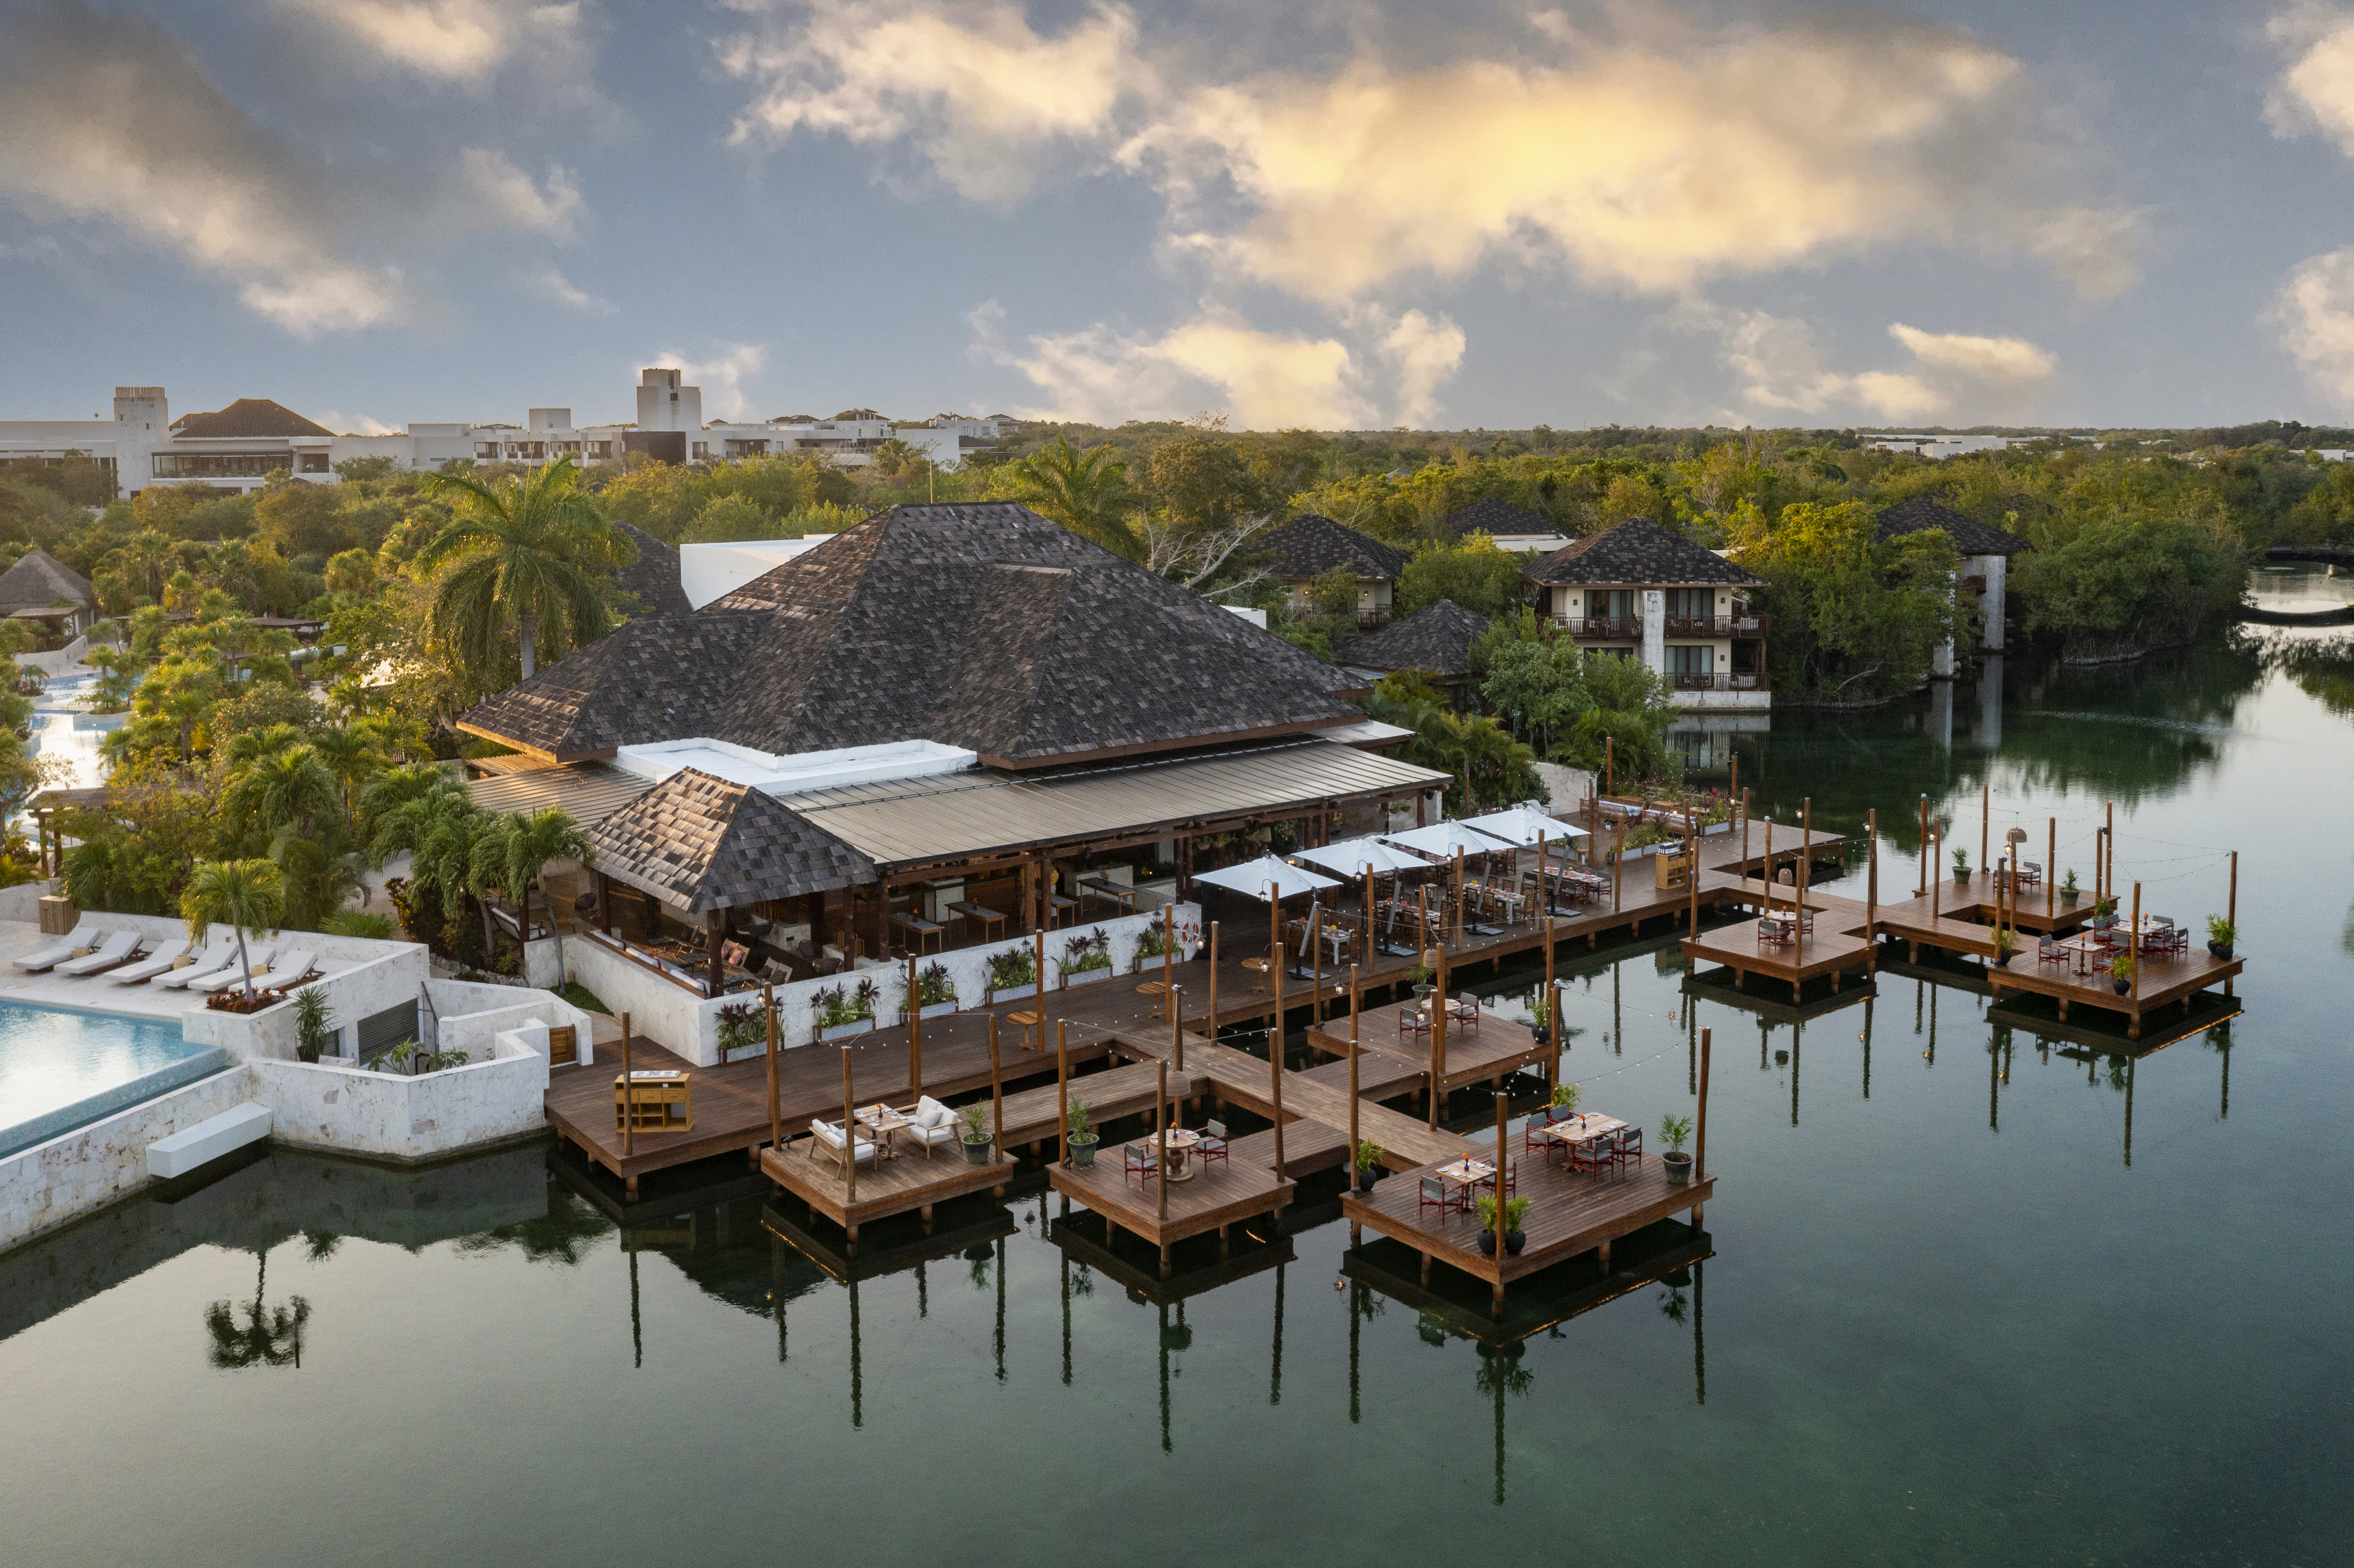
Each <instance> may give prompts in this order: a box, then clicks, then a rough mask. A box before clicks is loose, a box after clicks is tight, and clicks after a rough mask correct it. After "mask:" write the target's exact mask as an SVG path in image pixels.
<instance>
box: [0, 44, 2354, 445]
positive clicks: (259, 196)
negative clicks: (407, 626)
mask: <svg viewBox="0 0 2354 1568" xmlns="http://www.w3.org/2000/svg"><path fill="white" fill-rule="evenodd" d="M0 300H5V313H0V323H5V324H0V345H5V354H0V364H5V366H6V367H7V370H8V374H7V375H6V376H5V381H0V418H75V417H80V416H82V415H85V414H89V413H91V412H94V411H97V410H100V409H102V408H104V407H105V406H106V399H107V398H108V397H109V396H110V395H111V388H112V387H114V386H115V385H116V384H117V383H126V384H161V385H164V386H165V387H168V388H169V389H170V392H171V395H172V400H173V407H174V408H175V410H178V411H187V410H193V409H199V408H214V407H217V406H219V405H220V404H222V403H224V402H227V401H228V400H229V399H230V398H233V397H275V398H277V399H279V400H280V401H281V402H284V403H286V404H288V405H290V406H292V407H293V408H298V409H301V410H302V411H304V412H307V413H309V414H311V415H312V417H313V418H318V419H320V420H321V421H322V422H323V423H327V424H329V425H331V426H334V428H336V429H352V430H367V429H378V428H399V427H401V426H403V425H405V424H407V423H408V421H409V420H412V419H416V420H438V419H480V420H490V419H519V418H521V417H522V415H523V412H524V410H525V408H526V407H529V406H533V405H543V404H557V405H569V406H571V407H572V408H573V410H574V412H575V415H576V417H577V418H579V419H581V420H582V421H584V422H586V421H588V420H591V419H596V418H628V417H629V415H628V410H629V408H630V406H631V404H630V396H631V395H630V387H631V385H633V383H634V381H635V379H636V370H637V368H638V367H639V366H647V365H656V364H666V365H683V366H685V367H686V368H687V369H688V370H689V371H690V373H691V374H692V375H693V376H694V377H695V378H696V379H699V380H700V382H701V384H702V385H703V387H704V388H705V393H704V398H705V405H704V406H705V416H706V417H718V416H721V415H730V416H737V415H740V416H744V417H749V418H767V417H769V416H773V415H777V414H784V413H814V414H819V415H824V414H829V413H832V412H833V411H834V410H835V409H837V408H848V407H852V406H869V407H874V408H882V409H884V410H885V411H886V412H890V413H894V414H896V415H899V416H902V417H913V416H919V415H923V414H928V413H934V412H939V411H945V410H949V409H954V410H958V411H962V412H976V413H978V412H998V411H1008V412H1014V413H1022V414H1033V415H1059V416H1064V417H1069V418H1093V419H1098V420H1104V421H1108V422H1116V421H1117V420H1119V419H1121V418H1152V417H1165V416H1170V415H1180V416H1182V415H1188V414H1192V413H1193V412H1195V411H1198V410H1218V411H1223V412H1225V413H1226V414H1227V415H1228V416H1229V417H1230V418H1232V419H1233V421H1234V422H1235V424H1236V425H1237V426H1250V427H1255V428H1260V429H1271V428H1275V427H1278V426H1284V425H1310V426H1317V427H1323V428H1331V427H1341V426H1347V427H1357V428H1363V427H1379V426H1389V425H1396V424H1414V425H1429V424H1438V425H1444V426H1447V427H1465V426H1486V427H1490V428H1507V427H1521V426H1526V425H1530V424H1533V423H1540V422H1542V423H1548V424H1552V425H1554V426H1558V427H1572V426H1585V425H1591V424H1599V423H1606V422H1610V421H1614V420H1615V421H1617V422H1620V423H1629V424H1646V423H1666V424H1684V423H1704V422H1715V423H1720V424H1733V425H1743V424H1755V425H1774V424H1807V425H1851V424H1862V425H1899V426H1901V425H1905V424H1919V423H1943V424H1950V425H1963V424H1969V423H1974V422H1978V421H1984V420H2004V421H2026V422H2035V423H2052V424H2078V423H2106V424H2150V425H2164V424H2208V423H2218V422H2229V421H2238V420H2243V419H2250V418H2303V419H2306V420H2307V421H2309V422H2318V421H2322V420H2326V419H2336V418H2354V7H2349V8H2340V7H2338V6H2333V5H2324V4H2306V3H2285V0H2267V3H2262V4H2241V3H2236V0H2211V3H2207V4H2193V3H2189V0H2139V3H2137V4H2132V5H2126V4H2117V3H2105V4H2098V5H2094V4H2078V5H2051V4H2049V3H2048V0H2044V3H2038V4H2031V3H2029V0H1944V3H1937V0H1923V3H1921V4H1915V5H1909V6H1906V7H1904V8H1901V9H1896V8H1876V7H1871V6H1855V5H1843V6H1838V7H1821V6H1813V5H1795V4H1781V3H1778V0H1722V3H1714V0H1600V3H1582V0H1568V3H1563V4H1549V3H1547V0H1531V3H1528V4H1522V5H1490V4H1488V3H1486V0H1447V4H1444V5H1439V4H1422V5H1408V4H1405V3H1403V0H1327V3H1320V4H1300V5H1280V4H1278V5H1269V4H1267V3H1266V0H1250V3H1244V0H1167V3H1162V4H1154V5H1128V4H1121V3H1119V0H1032V3H1030V4H1027V5H1024V4H1023V3H1022V0H720V3H717V4H703V3H700V0H570V3H557V0H173V3H171V4H168V5H164V4H154V3H150V4H145V5H133V4H122V3H113V0H107V3H101V0H0Z"/></svg>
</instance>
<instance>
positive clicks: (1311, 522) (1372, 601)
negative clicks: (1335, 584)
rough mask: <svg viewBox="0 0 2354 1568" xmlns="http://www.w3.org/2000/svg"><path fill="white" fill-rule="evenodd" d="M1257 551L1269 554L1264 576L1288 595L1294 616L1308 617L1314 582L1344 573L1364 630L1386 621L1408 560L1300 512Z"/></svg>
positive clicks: (1391, 548)
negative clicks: (1270, 577) (1270, 576)
mask: <svg viewBox="0 0 2354 1568" xmlns="http://www.w3.org/2000/svg"><path fill="white" fill-rule="evenodd" d="M1257 547H1258V548H1259V549H1261V550H1266V551H1270V552H1272V553H1273V558H1272V559H1271V561H1270V562H1269V564H1268V567H1267V570H1268V571H1269V572H1270V573H1272V574H1273V576H1274V577H1275V579H1276V580H1277V581H1278V582H1280V583H1281V584H1283V586H1284V587H1285V588H1287V589H1288V590H1289V593H1290V598H1291V608H1292V609H1293V610H1294V611H1295V612H1296V613H1299V614H1306V613H1308V612H1309V610H1310V608H1311V607H1310V603H1309V591H1310V587H1311V585H1313V584H1314V582H1315V581H1316V579H1317V578H1319V577H1325V576H1328V575H1330V574H1331V573H1332V572H1336V571H1338V572H1345V573H1347V574H1348V575H1349V577H1352V578H1353V579H1354V580H1355V582H1356V585H1357V596H1356V608H1357V624H1358V625H1359V626H1360V627H1363V628H1365V629H1367V630H1371V629H1372V628H1373V627H1377V626H1379V625H1381V624H1382V623H1383V622H1384V621H1386V620H1389V618H1390V612H1391V609H1392V608H1393V607H1394V604H1395V602H1396V590H1397V579H1398V576H1399V574H1400V573H1402V572H1404V571H1405V564H1406V561H1407V559H1408V558H1409V557H1408V556H1407V555H1406V553H1405V551H1404V550H1401V549H1399V548H1397V547H1396V546H1393V545H1384V544H1383V543H1382V542H1381V541H1380V540H1379V539H1376V538H1374V537H1373V535H1370V534H1361V533H1359V532H1358V531H1357V530H1356V529H1354V528H1351V527H1348V526H1347V525H1345V524H1340V523H1335V522H1334V521H1332V519H1331V518H1330V517H1326V516H1323V515H1321V514H1318V513H1314V512H1303V513H1301V514H1299V516H1297V517H1294V518H1293V519H1292V520H1291V521H1290V522H1288V523H1286V524H1284V525H1283V526H1282V527H1280V528H1278V529H1276V530H1275V531H1274V532H1272V533H1270V534H1267V535H1264V536H1263V537H1261V538H1260V539H1259V540H1258V541H1257Z"/></svg>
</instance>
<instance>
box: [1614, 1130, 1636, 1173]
mask: <svg viewBox="0 0 2354 1568" xmlns="http://www.w3.org/2000/svg"><path fill="white" fill-rule="evenodd" d="M1612 1141H1613V1142H1615V1143H1616V1144H1617V1146H1618V1163H1619V1164H1621V1165H1624V1164H1626V1163H1627V1161H1628V1160H1629V1159H1631V1160H1634V1161H1635V1162H1636V1163H1637V1164H1638V1165H1639V1164H1641V1163H1642V1160H1643V1129H1642V1128H1639V1127H1622V1128H1619V1129H1618V1131H1617V1134H1616V1135H1615V1137H1614V1138H1613V1139H1612Z"/></svg>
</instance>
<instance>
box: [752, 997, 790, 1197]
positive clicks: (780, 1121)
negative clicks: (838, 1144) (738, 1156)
mask: <svg viewBox="0 0 2354 1568" xmlns="http://www.w3.org/2000/svg"><path fill="white" fill-rule="evenodd" d="M760 1005H761V1006H762V1007H764V1008H766V1009H767V1010H768V1013H769V1148H771V1149H776V1150H781V1149H783V1148H784V1147H785V1139H784V1107H783V1105H782V1103H781V1102H780V1101H779V1097H778V1092H777V988H776V987H774V986H770V985H764V986H762V987H761V988H760ZM752 1163H753V1165H754V1167H755V1168H756V1169H757V1168H758V1165H759V1155H758V1151H755V1153H754V1155H753V1158H752Z"/></svg>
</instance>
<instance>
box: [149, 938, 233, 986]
mask: <svg viewBox="0 0 2354 1568" xmlns="http://www.w3.org/2000/svg"><path fill="white" fill-rule="evenodd" d="M235 962H237V944H236V943H235V942H220V943H216V944H214V945H213V946H212V947H209V948H206V949H205V954H204V957H202V958H200V959H197V960H196V962H195V963H193V964H190V965H188V966H187V967H186V969H174V970H172V971H171V972H170V973H169V974H161V975H157V976H156V977H155V979H154V980H153V981H152V982H151V983H152V984H154V985H158V986H161V987H163V988H164V990H166V991H180V990H185V989H186V987H188V986H189V985H192V984H194V983H195V982H196V981H197V980H207V979H209V978H211V977H212V976H214V975H217V974H218V973H220V971H221V970H222V969H224V968H226V967H227V966H228V965H230V964H233V963H235Z"/></svg>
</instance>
